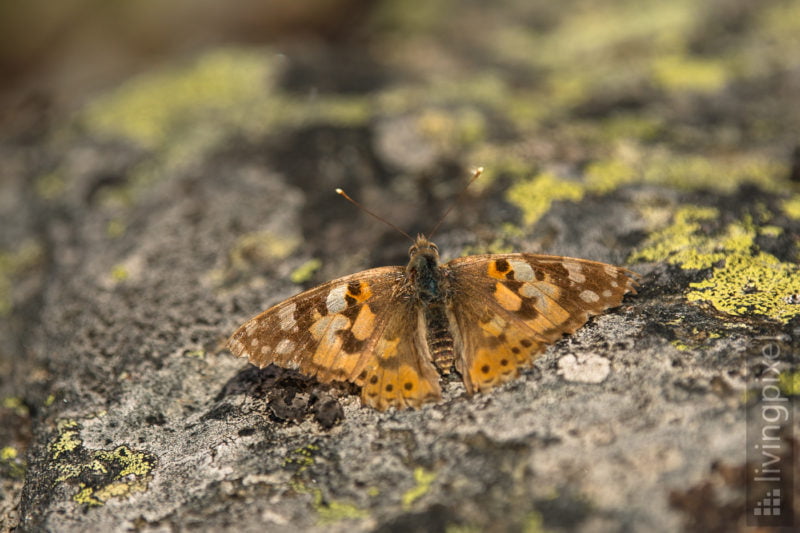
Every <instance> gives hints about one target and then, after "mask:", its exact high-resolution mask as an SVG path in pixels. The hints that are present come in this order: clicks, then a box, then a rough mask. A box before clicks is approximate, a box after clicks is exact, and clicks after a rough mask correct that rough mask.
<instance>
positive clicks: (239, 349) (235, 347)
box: [230, 339, 247, 357]
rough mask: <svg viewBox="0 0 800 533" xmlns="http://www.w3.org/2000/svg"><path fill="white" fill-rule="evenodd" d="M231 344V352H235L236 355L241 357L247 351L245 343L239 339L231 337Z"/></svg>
mask: <svg viewBox="0 0 800 533" xmlns="http://www.w3.org/2000/svg"><path fill="white" fill-rule="evenodd" d="M230 344H231V352H233V354H234V355H235V356H236V357H241V356H242V355H244V353H245V352H246V351H247V348H246V347H245V345H244V344H242V343H241V342H240V341H239V340H238V339H231V342H230Z"/></svg>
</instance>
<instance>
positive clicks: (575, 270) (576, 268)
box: [564, 261, 586, 283]
mask: <svg viewBox="0 0 800 533" xmlns="http://www.w3.org/2000/svg"><path fill="white" fill-rule="evenodd" d="M564 268H566V269H567V272H569V279H570V280H571V281H574V282H575V283H584V282H586V276H584V275H583V266H582V265H581V264H580V263H570V262H569V261H567V262H565V263H564Z"/></svg>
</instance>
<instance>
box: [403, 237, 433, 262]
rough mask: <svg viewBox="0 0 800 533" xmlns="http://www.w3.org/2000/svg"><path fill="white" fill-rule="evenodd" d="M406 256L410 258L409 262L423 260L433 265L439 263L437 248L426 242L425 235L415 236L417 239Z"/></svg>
mask: <svg viewBox="0 0 800 533" xmlns="http://www.w3.org/2000/svg"><path fill="white" fill-rule="evenodd" d="M408 255H409V256H410V257H411V262H412V263H414V262H415V258H418V259H417V260H424V261H426V262H428V263H431V264H433V265H437V264H438V263H439V247H438V246H436V245H435V244H434V243H432V242H431V241H429V240H428V238H427V237H426V236H425V235H421V234H420V235H417V239H416V240H415V241H414V244H412V245H411V248H409V249H408Z"/></svg>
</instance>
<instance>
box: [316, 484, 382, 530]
mask: <svg viewBox="0 0 800 533" xmlns="http://www.w3.org/2000/svg"><path fill="white" fill-rule="evenodd" d="M311 494H312V496H313V498H314V509H315V510H316V511H317V515H318V517H319V523H320V524H321V525H326V524H333V523H335V522H340V521H342V520H361V519H363V518H366V517H368V516H369V513H368V512H367V511H366V510H364V509H361V508H359V507H357V506H355V505H353V504H350V503H347V502H343V501H340V500H326V499H325V498H323V496H322V491H321V490H319V489H312V490H311Z"/></svg>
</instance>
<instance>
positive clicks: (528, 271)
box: [508, 261, 535, 281]
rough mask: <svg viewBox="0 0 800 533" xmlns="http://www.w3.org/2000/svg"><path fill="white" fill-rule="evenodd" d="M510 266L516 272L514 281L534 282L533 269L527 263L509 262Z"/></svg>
mask: <svg viewBox="0 0 800 533" xmlns="http://www.w3.org/2000/svg"><path fill="white" fill-rule="evenodd" d="M508 264H509V265H511V268H512V269H513V270H514V279H515V280H517V281H533V280H534V279H535V277H534V275H533V269H532V268H531V266H530V265H529V264H528V263H526V262H525V261H509V262H508Z"/></svg>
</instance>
